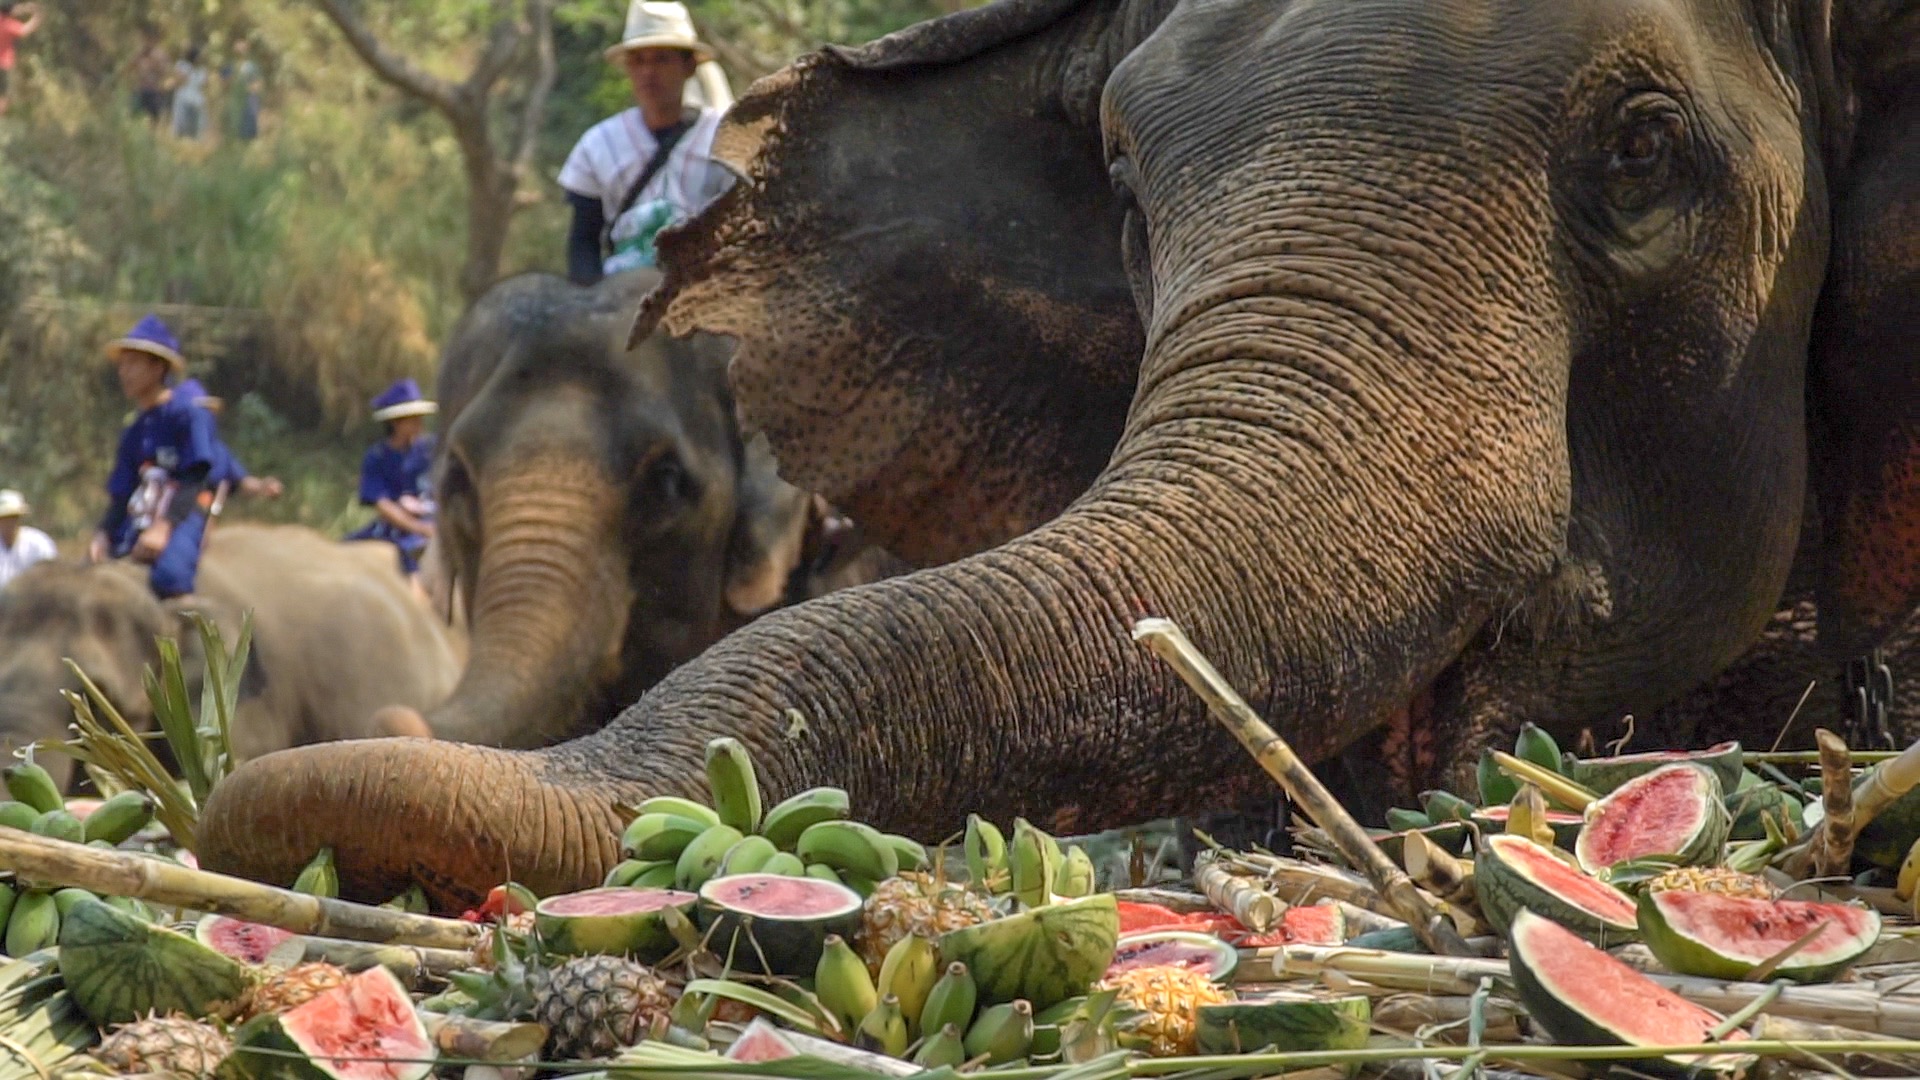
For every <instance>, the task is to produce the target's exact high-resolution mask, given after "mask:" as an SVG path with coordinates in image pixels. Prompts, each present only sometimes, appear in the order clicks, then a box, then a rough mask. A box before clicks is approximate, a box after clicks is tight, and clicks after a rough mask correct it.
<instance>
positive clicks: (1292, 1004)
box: [1194, 989, 1373, 1054]
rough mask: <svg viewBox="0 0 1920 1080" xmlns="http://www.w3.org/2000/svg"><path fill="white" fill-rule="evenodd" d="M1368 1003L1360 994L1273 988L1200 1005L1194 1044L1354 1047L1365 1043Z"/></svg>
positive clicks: (1283, 1049) (1220, 1049)
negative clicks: (1222, 1002) (1256, 993)
mask: <svg viewBox="0 0 1920 1080" xmlns="http://www.w3.org/2000/svg"><path fill="white" fill-rule="evenodd" d="M1372 1020H1373V1006H1372V1003H1371V1002H1370V1001H1369V1000H1368V999H1367V997H1366V995H1365V994H1339V993H1333V992H1329V991H1317V990H1294V989H1286V990H1274V991H1269V992H1267V993H1264V994H1258V995H1243V996H1242V997H1241V998H1240V999H1239V1000H1238V1001H1233V1002H1228V1003H1226V1004H1223V1005H1202V1006H1201V1007H1200V1008H1199V1009H1198V1010H1197V1011H1196V1016H1195V1028H1194V1042H1195V1044H1196V1045H1197V1047H1198V1049H1199V1051H1200V1053H1202V1054H1250V1053H1253V1052H1255V1051H1257V1050H1262V1049H1271V1050H1273V1051H1275V1052H1278V1053H1282V1054H1293V1053H1313V1052H1315V1051H1320V1050H1359V1049H1362V1048H1364V1047H1365V1046H1366V1045H1367V1034H1368V1025H1369V1024H1370V1023H1371V1022H1372Z"/></svg>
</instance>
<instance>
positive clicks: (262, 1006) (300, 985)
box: [248, 960, 347, 1016]
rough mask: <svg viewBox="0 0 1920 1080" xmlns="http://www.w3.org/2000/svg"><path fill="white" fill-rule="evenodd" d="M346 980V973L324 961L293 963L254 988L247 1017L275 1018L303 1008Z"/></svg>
mask: <svg viewBox="0 0 1920 1080" xmlns="http://www.w3.org/2000/svg"><path fill="white" fill-rule="evenodd" d="M346 981H347V973H346V971H345V970H344V969H342V968H339V967H335V966H334V965H332V964H329V963H327V962H326V961H324V960H322V961H316V962H314V963H310V964H295V965H294V966H293V967H290V968H288V969H287V970H285V971H281V972H276V973H274V974H273V975H271V976H269V977H268V978H267V980H266V981H265V982H263V983H261V984H260V985H259V986H257V987H255V988H254V991H253V1000H252V1001H251V1002H249V1004H248V1014H249V1015H251V1016H267V1015H272V1016H278V1015H280V1014H281V1013H283V1012H286V1011H287V1010H288V1009H293V1008H298V1007H299V1006H301V1005H305V1004H306V1003H307V1002H309V1001H311V1000H313V999H314V998H316V997H318V996H320V995H321V994H324V993H326V992H327V991H329V990H331V989H333V988H334V987H336V986H339V985H340V984H341V983H344V982H346Z"/></svg>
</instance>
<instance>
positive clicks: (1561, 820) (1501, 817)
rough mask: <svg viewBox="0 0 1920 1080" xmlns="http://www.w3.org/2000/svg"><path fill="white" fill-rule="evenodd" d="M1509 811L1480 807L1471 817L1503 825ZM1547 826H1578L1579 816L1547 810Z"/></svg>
mask: <svg viewBox="0 0 1920 1080" xmlns="http://www.w3.org/2000/svg"><path fill="white" fill-rule="evenodd" d="M1509 809H1511V808H1510V807H1505V806H1488V807H1482V808H1481V809H1478V810H1475V811H1474V812H1473V816H1474V817H1483V818H1486V819H1488V820H1489V821H1497V822H1500V823H1501V824H1503V825H1504V824H1506V820H1507V812H1508V811H1509ZM1547 824H1549V825H1578V824H1580V815H1579V814H1573V813H1568V812H1567V811H1565V810H1549V811H1547Z"/></svg>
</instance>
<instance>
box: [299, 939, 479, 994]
mask: <svg viewBox="0 0 1920 1080" xmlns="http://www.w3.org/2000/svg"><path fill="white" fill-rule="evenodd" d="M300 940H301V943H302V944H303V945H304V946H305V947H306V955H305V956H304V957H302V959H304V960H309V961H311V960H324V961H326V962H327V963H329V964H333V965H335V966H337V967H342V968H345V969H347V970H348V971H365V970H367V969H368V968H373V967H383V968H386V969H387V970H388V971H391V972H393V974H394V977H395V978H397V979H399V980H400V981H401V982H402V983H405V984H406V985H407V986H409V987H412V988H418V987H419V985H420V984H421V982H423V981H424V979H425V978H426V977H428V976H431V977H433V978H436V979H444V978H446V977H447V975H448V974H449V973H451V972H455V971H465V970H466V969H468V968H470V967H472V966H473V953H472V952H470V951H462V950H458V949H429V948H423V947H421V946H418V945H378V944H375V943H373V942H368V941H347V940H345V939H343V938H328V937H312V936H306V937H302V938H301V939H300Z"/></svg>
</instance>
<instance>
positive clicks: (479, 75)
mask: <svg viewBox="0 0 1920 1080" xmlns="http://www.w3.org/2000/svg"><path fill="white" fill-rule="evenodd" d="M513 6H514V5H513V0H494V4H493V29H492V30H491V31H490V32H489V33H488V34H487V47H486V50H485V51H483V52H482V53H481V54H480V59H479V60H476V61H475V62H474V65H473V72H472V73H471V74H469V75H468V76H467V78H466V81H465V82H464V83H462V84H461V86H460V89H462V90H464V91H465V92H466V93H468V94H469V95H471V96H473V97H474V98H475V99H479V98H484V97H486V96H487V92H488V91H489V90H491V89H493V84H494V83H495V82H497V81H499V79H500V76H501V75H502V74H504V73H505V72H506V70H507V68H509V67H511V66H512V65H513V60H514V57H516V56H518V55H519V53H520V42H521V39H522V38H523V37H524V36H525V31H524V30H523V28H522V26H521V23H520V20H519V19H517V18H515V17H514V11H513ZM527 6H528V7H529V8H532V7H533V6H534V0H529V3H528V5H527Z"/></svg>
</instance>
